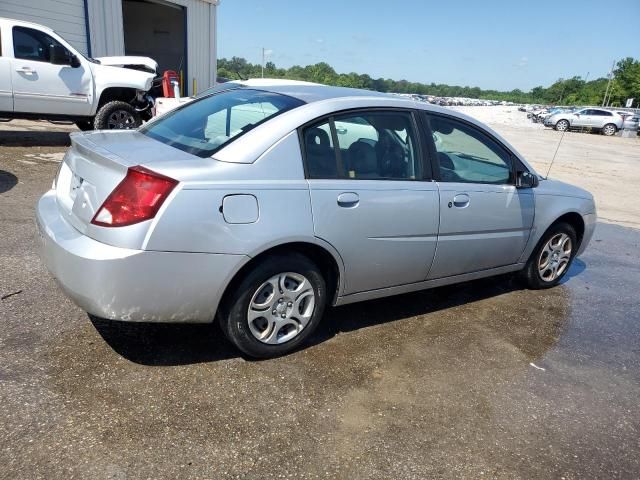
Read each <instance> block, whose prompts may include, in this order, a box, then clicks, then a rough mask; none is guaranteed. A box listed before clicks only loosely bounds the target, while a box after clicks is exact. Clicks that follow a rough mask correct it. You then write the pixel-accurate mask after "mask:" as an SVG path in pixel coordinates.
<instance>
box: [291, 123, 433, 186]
mask: <svg viewBox="0 0 640 480" xmlns="http://www.w3.org/2000/svg"><path fill="white" fill-rule="evenodd" d="M302 137H303V142H304V145H303V147H304V149H305V159H306V166H307V175H308V176H309V177H310V178H350V179H355V180H383V179H386V180H415V179H419V178H421V175H422V168H421V167H422V163H421V159H420V155H419V153H418V146H417V145H418V144H417V137H416V133H415V128H414V124H413V116H412V114H411V113H410V112H396V111H370V112H369V111H368V112H354V113H348V114H341V115H336V116H335V117H331V118H329V119H327V120H324V121H322V122H320V123H319V124H316V125H314V126H311V127H308V128H306V129H305V130H304V131H303V135H302ZM334 139H335V141H334Z"/></svg>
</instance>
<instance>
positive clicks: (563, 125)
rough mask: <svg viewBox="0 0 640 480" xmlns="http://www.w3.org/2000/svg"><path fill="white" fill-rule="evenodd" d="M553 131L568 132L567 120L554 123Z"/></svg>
mask: <svg viewBox="0 0 640 480" xmlns="http://www.w3.org/2000/svg"><path fill="white" fill-rule="evenodd" d="M555 129H556V130H557V131H559V132H566V131H567V130H569V121H568V120H559V121H558V122H557V123H556V126H555Z"/></svg>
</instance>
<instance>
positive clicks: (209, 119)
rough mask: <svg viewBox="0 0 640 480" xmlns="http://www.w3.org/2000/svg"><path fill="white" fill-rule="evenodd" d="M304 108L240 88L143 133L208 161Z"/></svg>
mask: <svg viewBox="0 0 640 480" xmlns="http://www.w3.org/2000/svg"><path fill="white" fill-rule="evenodd" d="M303 104H304V102H303V101H302V100H298V99H296V98H292V97H288V96H286V95H280V94H277V93H272V92H266V91H262V90H252V89H249V88H240V87H239V88H234V89H231V90H228V89H227V90H223V91H221V92H220V93H216V94H213V95H209V96H206V97H202V98H199V99H196V100H194V101H193V102H190V103H187V104H186V105H184V106H183V107H180V108H178V109H176V110H173V111H171V112H169V113H167V114H166V115H165V116H163V117H161V118H159V119H158V120H156V121H154V122H151V123H149V124H147V125H146V126H144V127H142V128H141V129H140V130H139V131H140V133H143V134H145V135H147V136H149V137H151V138H153V139H155V140H158V141H159V142H162V143H164V144H166V145H170V146H172V147H175V148H178V149H180V150H183V151H185V152H188V153H191V154H193V155H197V156H199V157H203V158H204V157H210V156H211V155H213V154H214V153H215V152H216V151H218V150H220V149H221V148H222V147H223V146H225V145H227V144H229V143H231V142H232V141H233V140H235V139H236V138H238V137H240V136H241V135H243V134H245V133H247V132H248V131H249V130H251V129H252V128H254V127H256V126H257V125H259V124H261V123H263V122H265V121H267V120H269V119H270V118H273V117H275V116H276V115H279V114H281V113H283V112H286V111H287V110H291V109H293V108H296V107H299V106H300V105H303Z"/></svg>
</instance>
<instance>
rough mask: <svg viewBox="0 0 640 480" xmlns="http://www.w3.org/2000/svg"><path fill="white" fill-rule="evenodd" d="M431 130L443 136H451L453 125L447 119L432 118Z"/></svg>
mask: <svg viewBox="0 0 640 480" xmlns="http://www.w3.org/2000/svg"><path fill="white" fill-rule="evenodd" d="M431 130H433V131H434V132H438V133H442V134H443V135H449V134H450V133H451V132H453V124H452V123H451V122H449V121H447V120H445V119H441V118H437V117H433V118H431Z"/></svg>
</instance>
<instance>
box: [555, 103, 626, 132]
mask: <svg viewBox="0 0 640 480" xmlns="http://www.w3.org/2000/svg"><path fill="white" fill-rule="evenodd" d="M622 124H623V120H622V117H621V116H620V115H619V114H617V113H615V112H611V111H609V110H605V109H602V108H583V109H581V110H577V111H575V112H561V113H557V114H555V115H551V116H549V117H547V118H546V119H545V121H544V125H545V126H547V127H553V128H555V129H556V130H558V131H559V132H565V131H568V130H573V129H578V128H580V129H587V128H588V129H591V130H596V131H600V132H602V133H603V134H604V135H607V136H611V135H615V133H616V132H617V131H618V130H620V129H621V128H622Z"/></svg>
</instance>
